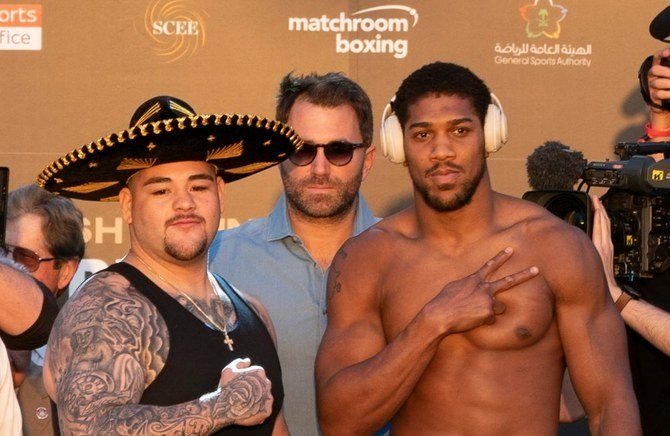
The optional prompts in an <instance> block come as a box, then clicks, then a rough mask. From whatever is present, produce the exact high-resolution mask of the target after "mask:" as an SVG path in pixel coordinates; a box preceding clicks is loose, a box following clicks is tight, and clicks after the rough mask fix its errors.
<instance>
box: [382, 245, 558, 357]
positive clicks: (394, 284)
mask: <svg viewBox="0 0 670 436" xmlns="http://www.w3.org/2000/svg"><path fill="white" fill-rule="evenodd" d="M504 242H509V241H503V243H501V244H497V245H500V246H499V247H498V246H497V245H496V244H495V243H493V244H491V245H489V246H486V247H484V246H479V247H472V249H469V250H467V251H461V252H460V253H456V254H455V255H454V254H448V253H444V252H440V250H427V249H425V246H424V247H421V246H415V245H416V244H407V245H406V246H405V247H402V248H401V249H400V250H399V251H400V252H402V253H403V254H402V258H398V259H397V260H396V261H394V262H392V264H390V265H389V269H388V271H387V274H385V279H384V280H383V283H382V286H381V289H380V293H381V295H382V298H381V301H382V320H383V325H384V331H385V334H386V338H387V340H389V341H390V340H392V339H393V338H395V337H396V336H397V335H398V334H399V333H400V332H401V331H402V330H403V329H404V328H405V327H406V326H407V325H408V324H409V323H410V322H411V321H412V320H413V319H414V317H415V316H416V315H417V314H418V313H419V312H420V311H421V309H422V308H423V307H424V306H425V305H426V303H428V302H429V301H431V300H432V299H433V298H435V297H436V296H437V295H438V294H439V293H440V292H441V291H442V289H443V288H444V286H445V285H447V284H448V283H450V282H452V281H455V280H459V279H461V278H463V277H466V276H468V275H470V274H472V273H474V272H475V271H477V270H478V269H479V268H481V266H482V265H484V263H485V262H486V261H487V260H488V259H490V258H492V257H493V256H494V255H495V254H496V253H497V252H498V251H500V250H502V249H503V248H504V247H505V246H507V244H505V243H504ZM533 265H535V266H539V265H538V263H537V259H535V258H534V257H533V255H532V253H526V254H524V253H523V250H522V249H521V248H515V254H514V255H513V256H512V258H510V259H509V260H508V261H507V262H506V263H505V264H503V265H502V266H501V267H500V268H499V269H498V270H497V271H495V272H494V273H493V274H492V275H491V277H490V278H489V279H488V281H494V280H497V279H501V278H503V277H505V276H506V275H509V274H513V273H515V272H518V271H521V270H523V269H525V268H529V267H530V266H533ZM540 271H542V267H541V266H540ZM495 298H496V300H497V301H499V302H500V303H503V304H504V306H505V311H504V313H502V314H500V315H498V316H496V320H495V323H494V324H490V325H488V324H487V325H482V326H480V327H476V328H473V329H471V330H469V331H467V332H463V333H459V334H455V335H450V336H448V337H447V338H446V339H445V340H444V341H443V343H442V344H441V346H442V347H449V346H450V345H454V346H458V345H459V344H461V345H464V344H467V345H469V346H473V347H475V348H477V349H487V350H506V349H521V348H525V347H530V346H532V345H533V344H535V343H537V342H538V341H540V340H542V339H543V338H545V337H547V336H548V335H553V336H557V330H556V326H555V310H554V309H555V304H554V294H553V292H552V290H551V288H550V286H549V285H548V283H547V282H546V281H545V280H544V278H543V276H542V274H541V273H540V275H539V276H538V277H535V278H533V279H531V280H529V281H527V282H525V283H523V284H520V285H518V286H515V287H513V288H511V289H509V290H507V291H503V292H500V293H498V294H497V295H496V297H495Z"/></svg>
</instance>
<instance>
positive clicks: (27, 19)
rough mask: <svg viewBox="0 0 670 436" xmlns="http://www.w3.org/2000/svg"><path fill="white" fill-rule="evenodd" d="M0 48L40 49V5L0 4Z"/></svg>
mask: <svg viewBox="0 0 670 436" xmlns="http://www.w3.org/2000/svg"><path fill="white" fill-rule="evenodd" d="M0 50H42V5H20V4H12V5H5V4H0Z"/></svg>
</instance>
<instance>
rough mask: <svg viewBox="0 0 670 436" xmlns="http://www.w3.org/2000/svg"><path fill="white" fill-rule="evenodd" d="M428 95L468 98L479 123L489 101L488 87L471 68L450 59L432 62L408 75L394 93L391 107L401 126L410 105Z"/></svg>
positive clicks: (483, 118)
mask: <svg viewBox="0 0 670 436" xmlns="http://www.w3.org/2000/svg"><path fill="white" fill-rule="evenodd" d="M428 95H435V96H441V95H455V96H458V97H461V98H465V99H468V100H470V102H471V103H472V105H473V107H474V109H475V112H476V113H477V116H478V117H479V120H480V121H481V123H482V126H483V125H484V120H485V118H486V111H487V110H488V107H489V104H491V91H489V88H488V87H487V86H486V84H485V83H484V82H483V81H482V79H480V78H479V77H477V76H476V75H475V74H474V73H473V72H472V71H470V70H469V69H467V68H465V67H462V66H460V65H456V64H452V63H447V62H434V63H432V64H427V65H424V66H423V67H421V68H419V69H418V70H416V71H414V72H413V73H412V74H410V75H409V76H407V78H406V79H405V80H403V82H402V84H401V85H400V88H398V91H397V92H396V94H395V101H394V102H393V103H392V107H393V111H394V112H395V114H396V116H397V117H398V121H400V125H401V126H403V128H404V127H405V123H406V122H407V118H408V117H409V107H410V106H411V105H412V104H414V103H416V102H417V101H419V100H420V99H421V98H423V97H426V96H428Z"/></svg>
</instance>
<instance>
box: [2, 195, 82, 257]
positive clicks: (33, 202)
mask: <svg viewBox="0 0 670 436" xmlns="http://www.w3.org/2000/svg"><path fill="white" fill-rule="evenodd" d="M29 213H32V214H35V215H38V216H40V217H42V235H43V236H44V243H45V245H46V247H47V248H48V249H49V252H50V253H51V255H52V256H53V257H55V258H56V259H58V260H68V259H78V260H81V259H82V258H83V257H84V250H85V243H84V234H83V229H84V217H83V215H82V213H81V211H80V210H79V209H77V207H76V206H75V205H74V203H72V200H70V199H69V198H65V197H61V196H59V195H55V194H52V193H51V192H49V191H47V190H45V189H42V188H40V187H38V186H37V185H36V184H30V185H25V186H22V187H20V188H19V189H17V190H15V191H12V192H10V193H9V197H8V199H7V221H12V220H15V219H17V218H19V217H20V216H23V215H25V214H29Z"/></svg>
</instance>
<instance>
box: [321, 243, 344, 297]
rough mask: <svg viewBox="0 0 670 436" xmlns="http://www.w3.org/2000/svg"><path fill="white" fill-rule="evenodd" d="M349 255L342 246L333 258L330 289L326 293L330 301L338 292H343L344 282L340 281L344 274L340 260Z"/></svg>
mask: <svg viewBox="0 0 670 436" xmlns="http://www.w3.org/2000/svg"><path fill="white" fill-rule="evenodd" d="M347 256H348V254H347V251H346V250H345V249H344V248H342V249H340V251H338V252H337V256H335V259H333V263H332V266H331V268H330V275H331V277H332V278H331V279H330V280H329V283H328V291H327V294H326V299H327V300H328V301H330V300H332V299H333V297H335V295H336V294H339V293H340V292H342V283H341V282H340V275H341V274H342V267H341V266H340V262H342V261H343V260H344V259H346V258H347Z"/></svg>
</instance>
